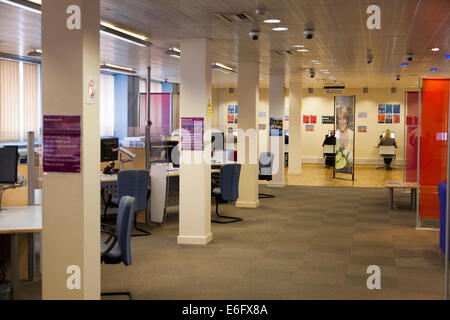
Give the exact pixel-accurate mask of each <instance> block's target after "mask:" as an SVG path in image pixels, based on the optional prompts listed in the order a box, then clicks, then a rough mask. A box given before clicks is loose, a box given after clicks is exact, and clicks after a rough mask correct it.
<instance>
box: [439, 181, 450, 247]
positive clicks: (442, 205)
mask: <svg viewBox="0 0 450 320" xmlns="http://www.w3.org/2000/svg"><path fill="white" fill-rule="evenodd" d="M438 194H439V213H440V232H439V246H440V247H441V250H442V252H444V254H445V233H446V231H447V230H446V227H447V224H446V219H447V217H446V213H447V212H446V210H447V183H445V182H439V184H438ZM449 242H450V240H449Z"/></svg>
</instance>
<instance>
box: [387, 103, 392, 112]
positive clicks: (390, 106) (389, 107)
mask: <svg viewBox="0 0 450 320" xmlns="http://www.w3.org/2000/svg"><path fill="white" fill-rule="evenodd" d="M386 113H392V104H387V105H386Z"/></svg>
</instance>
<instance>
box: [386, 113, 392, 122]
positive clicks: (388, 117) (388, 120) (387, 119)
mask: <svg viewBox="0 0 450 320" xmlns="http://www.w3.org/2000/svg"><path fill="white" fill-rule="evenodd" d="M386 123H392V114H387V115H386Z"/></svg>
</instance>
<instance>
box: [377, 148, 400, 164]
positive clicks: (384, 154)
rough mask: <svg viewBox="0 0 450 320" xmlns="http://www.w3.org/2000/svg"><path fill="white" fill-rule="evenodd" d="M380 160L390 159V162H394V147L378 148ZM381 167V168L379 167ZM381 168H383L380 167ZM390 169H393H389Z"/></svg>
mask: <svg viewBox="0 0 450 320" xmlns="http://www.w3.org/2000/svg"><path fill="white" fill-rule="evenodd" d="M379 153H380V158H383V159H384V158H392V161H394V160H395V158H396V155H395V146H380V150H379ZM380 167H381V166H380ZM381 168H383V167H381ZM391 169H394V168H392V167H391Z"/></svg>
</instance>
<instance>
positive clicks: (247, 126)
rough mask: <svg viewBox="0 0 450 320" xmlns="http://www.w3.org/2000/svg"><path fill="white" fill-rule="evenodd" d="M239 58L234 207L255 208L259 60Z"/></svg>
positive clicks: (256, 191)
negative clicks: (238, 172) (237, 170)
mask: <svg viewBox="0 0 450 320" xmlns="http://www.w3.org/2000/svg"><path fill="white" fill-rule="evenodd" d="M256 57H258V56H256ZM242 60H243V61H242ZM242 60H241V59H240V61H239V66H238V106H239V119H238V128H239V130H238V146H237V150H238V155H237V160H238V162H239V163H240V164H241V166H242V167H241V176H240V179H239V199H238V201H237V202H236V206H237V207H243V208H257V207H259V199H258V170H259V166H258V132H257V130H256V116H257V115H256V111H257V105H258V103H259V62H258V61H248V60H247V59H245V58H243V59H242ZM252 60H255V59H252ZM256 60H258V59H256Z"/></svg>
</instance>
